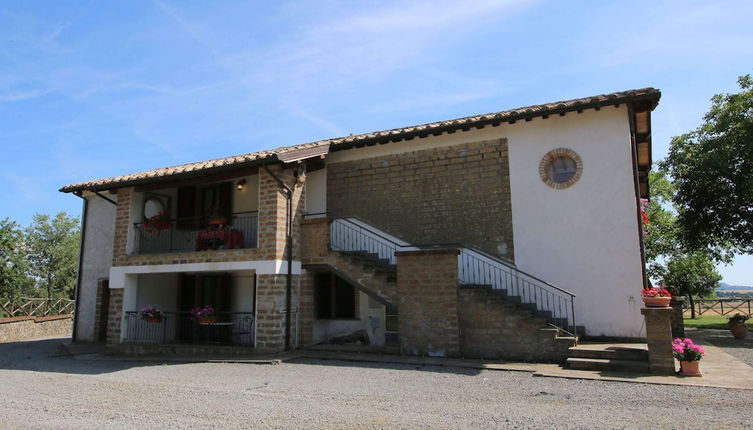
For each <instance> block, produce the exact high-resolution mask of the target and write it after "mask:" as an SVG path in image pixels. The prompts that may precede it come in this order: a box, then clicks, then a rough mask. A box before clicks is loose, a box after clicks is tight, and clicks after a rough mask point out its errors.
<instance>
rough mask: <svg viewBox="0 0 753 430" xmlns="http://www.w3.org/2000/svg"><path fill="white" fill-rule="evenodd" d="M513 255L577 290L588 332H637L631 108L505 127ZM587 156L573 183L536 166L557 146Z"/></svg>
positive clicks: (544, 276) (542, 275)
mask: <svg viewBox="0 0 753 430" xmlns="http://www.w3.org/2000/svg"><path fill="white" fill-rule="evenodd" d="M506 137H507V138H508V150H509V156H510V188H511V192H512V196H511V197H512V213H513V237H514V243H515V263H516V264H517V266H518V267H519V268H520V269H522V270H524V271H527V272H529V273H531V274H533V275H535V276H538V277H540V278H542V279H544V280H547V281H549V282H551V283H553V284H555V285H557V286H559V287H561V288H564V289H566V290H569V291H571V292H573V293H575V294H576V295H577V298H576V315H577V317H578V324H579V325H584V326H585V327H586V330H587V334H589V335H606V336H625V337H640V336H642V335H643V328H642V327H643V318H642V317H641V315H640V297H639V292H640V289H641V288H642V287H641V285H642V282H641V276H642V275H641V258H640V247H639V246H640V245H639V237H638V221H637V219H636V200H635V188H634V182H633V170H632V164H631V163H632V155H631V148H630V129H629V124H628V116H627V108H626V107H625V106H624V105H623V106H620V107H619V108H614V107H608V108H604V109H602V110H600V111H594V110H588V111H584V112H583V113H582V114H575V113H572V114H568V115H567V116H565V117H559V116H555V117H550V118H549V119H546V120H543V119H536V120H533V121H531V122H522V123H518V124H516V126H515V127H509V128H508V129H507V133H506ZM555 148H568V149H572V150H574V151H575V152H577V153H578V155H580V157H581V159H582V160H583V174H582V176H581V178H580V180H579V181H578V182H577V183H575V185H573V186H572V187H570V188H567V189H564V190H555V189H553V188H551V187H549V186H547V185H546V184H545V183H544V182H543V181H542V180H541V178H540V176H539V172H538V166H539V162H540V161H541V159H542V157H544V155H545V154H546V153H547V152H549V151H550V150H552V149H555Z"/></svg>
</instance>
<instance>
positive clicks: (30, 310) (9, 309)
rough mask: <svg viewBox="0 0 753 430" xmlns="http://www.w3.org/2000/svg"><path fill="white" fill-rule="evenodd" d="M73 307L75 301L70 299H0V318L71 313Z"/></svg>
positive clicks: (74, 306)
mask: <svg viewBox="0 0 753 430" xmlns="http://www.w3.org/2000/svg"><path fill="white" fill-rule="evenodd" d="M75 308H76V305H75V301H73V300H70V299H38V298H29V297H16V298H12V299H0V318H8V317H47V316H55V315H72V314H73V312H74V311H75Z"/></svg>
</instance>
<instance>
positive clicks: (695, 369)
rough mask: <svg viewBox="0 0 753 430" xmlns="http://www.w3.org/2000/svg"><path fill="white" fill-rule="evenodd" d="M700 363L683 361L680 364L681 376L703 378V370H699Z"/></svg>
mask: <svg viewBox="0 0 753 430" xmlns="http://www.w3.org/2000/svg"><path fill="white" fill-rule="evenodd" d="M700 364H701V362H700V361H698V360H696V361H681V362H680V375H682V376H701V370H700V369H699V365H700Z"/></svg>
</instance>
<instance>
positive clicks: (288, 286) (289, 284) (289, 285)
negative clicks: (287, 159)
mask: <svg viewBox="0 0 753 430" xmlns="http://www.w3.org/2000/svg"><path fill="white" fill-rule="evenodd" d="M264 170H266V171H267V173H269V175H270V176H272V178H274V180H275V181H277V184H278V185H279V186H280V187H281V188H282V189H283V190H284V193H283V194H284V195H285V198H286V199H287V211H286V216H287V234H286V237H285V247H286V248H287V259H288V271H287V274H286V279H285V351H289V350H290V320H291V318H290V306H291V302H292V298H291V295H292V291H293V189H292V188H290V187H289V186H288V185H287V184H286V183H285V182H283V181H282V180H281V179H280V178H279V177H277V175H275V174H274V173H273V172H272V171H271V170H269V167H267V165H266V164H265V165H264Z"/></svg>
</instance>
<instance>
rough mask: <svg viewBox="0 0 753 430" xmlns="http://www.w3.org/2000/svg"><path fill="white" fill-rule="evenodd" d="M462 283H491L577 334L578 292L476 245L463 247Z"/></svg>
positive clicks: (497, 288) (544, 316)
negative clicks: (533, 273) (475, 246)
mask: <svg viewBox="0 0 753 430" xmlns="http://www.w3.org/2000/svg"><path fill="white" fill-rule="evenodd" d="M458 270H459V278H460V282H461V283H462V284H467V285H468V284H470V285H488V286H490V287H491V289H492V290H496V291H501V292H502V295H503V296H504V297H510V298H513V297H515V298H517V299H516V300H519V301H520V303H521V304H522V305H523V306H524V307H525V306H531V307H532V309H530V310H531V311H534V313H536V314H537V315H539V316H541V317H543V318H545V319H546V320H547V321H548V322H549V324H551V325H553V326H555V327H557V328H559V329H560V330H562V331H565V332H567V333H569V334H571V335H573V336H577V335H578V333H577V324H576V320H575V294H573V293H571V292H569V291H567V290H564V289H562V288H560V287H558V286H556V285H554V284H551V283H549V282H546V281H544V280H542V279H540V278H538V277H536V276H534V275H531V274H530V273H526V272H524V271H522V270H520V269H518V268H517V267H516V266H514V265H513V264H511V263H508V262H506V261H504V260H502V259H500V258H499V257H495V256H492V255H489V254H487V253H485V252H483V251H480V250H478V249H473V248H467V247H465V248H461V249H460V258H459V259H458Z"/></svg>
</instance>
